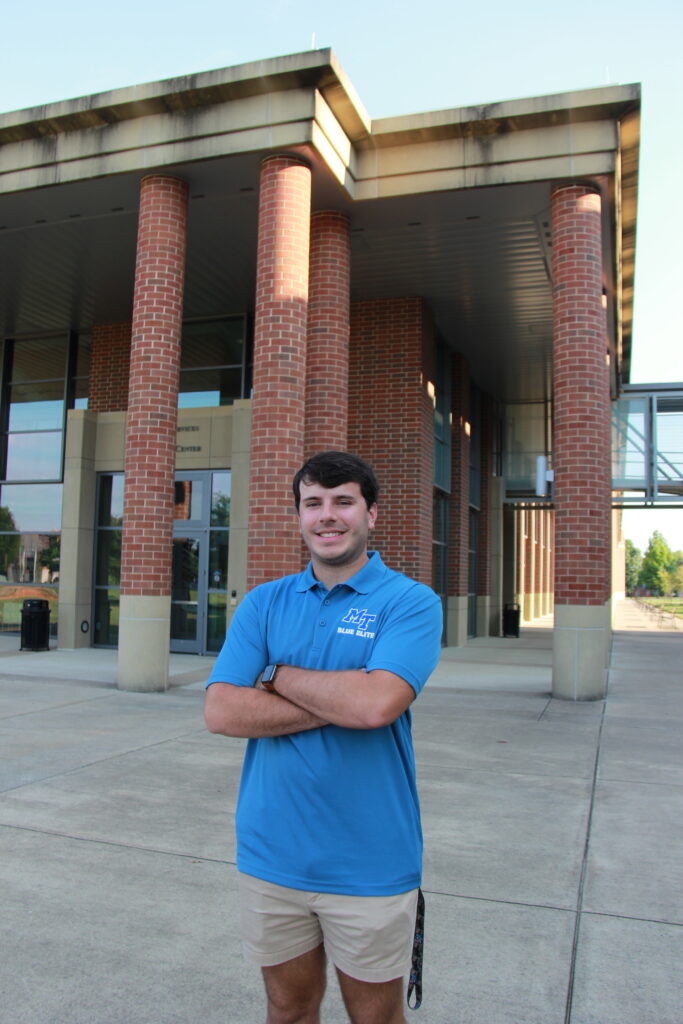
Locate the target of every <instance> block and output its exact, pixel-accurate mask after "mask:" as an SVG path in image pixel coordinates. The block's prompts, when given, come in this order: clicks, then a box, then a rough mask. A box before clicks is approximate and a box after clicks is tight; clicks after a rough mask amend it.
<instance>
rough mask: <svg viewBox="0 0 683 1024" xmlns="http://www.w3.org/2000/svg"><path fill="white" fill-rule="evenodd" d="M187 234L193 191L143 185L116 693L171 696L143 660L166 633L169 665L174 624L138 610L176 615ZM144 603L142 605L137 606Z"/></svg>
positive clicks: (154, 179) (169, 182)
mask: <svg viewBox="0 0 683 1024" xmlns="http://www.w3.org/2000/svg"><path fill="white" fill-rule="evenodd" d="M186 231H187V185H186V183H185V182H184V181H180V180H178V179H177V178H170V177H166V176H162V175H151V176H149V177H147V178H143V180H142V183H141V186H140V213H139V222H138V242H137V256H136V266H135V293H134V299H133V327H132V346H131V361H130V389H129V399H128V424H127V432H126V452H125V463H124V466H125V490H124V507H123V538H122V553H121V626H120V633H119V636H120V646H119V685H123V686H124V687H125V688H127V689H163V688H165V679H160V685H158V686H155V685H152V683H153V680H150V679H149V678H147V676H146V672H145V667H144V664H143V661H144V658H143V655H144V653H145V652H146V651H149V652H152V651H154V648H155V644H156V643H160V641H161V633H162V632H163V634H164V635H165V649H166V661H167V656H168V639H169V629H168V622H167V623H166V624H165V626H164V624H163V622H162V624H161V627H160V626H159V621H160V619H159V616H160V615H161V613H160V612H159V613H158V614H157V615H156V616H152V615H151V613H150V615H149V619H148V620H147V619H146V615H147V612H146V611H141V610H142V609H147V608H149V609H151V608H153V607H156V605H155V602H154V600H153V599H155V598H162V599H163V602H162V605H160V606H159V607H162V606H163V608H164V609H165V608H166V606H167V605H168V610H169V614H170V592H171V543H172V541H171V538H172V531H173V507H174V506H173V501H174V475H175V452H176V412H177V402H178V371H179V365H180V334H181V323H182V311H183V286H184V277H185V239H186ZM126 598H127V599H128V601H127V603H126V602H125V601H124V599H126ZM138 598H144V599H145V600H144V601H136V600H135V599H138ZM124 605H125V607H124ZM138 605H139V608H138ZM126 609H127V610H126ZM138 612H140V615H141V617H140V618H139V619H138ZM161 617H162V618H163V615H162V616H161ZM146 633H149V643H146V642H145V637H146ZM152 634H154V640H152ZM155 657H158V652H157V653H156V654H155ZM124 666H125V667H124ZM159 673H160V676H163V671H162V666H159ZM138 675H139V678H138ZM124 677H125V678H124ZM162 682H163V685H161V683H162Z"/></svg>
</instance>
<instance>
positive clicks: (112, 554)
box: [95, 530, 121, 587]
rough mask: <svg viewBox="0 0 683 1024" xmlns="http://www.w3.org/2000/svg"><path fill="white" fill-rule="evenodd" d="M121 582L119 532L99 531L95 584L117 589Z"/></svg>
mask: <svg viewBox="0 0 683 1024" xmlns="http://www.w3.org/2000/svg"><path fill="white" fill-rule="evenodd" d="M120 581H121V530H100V531H99V533H98V537H97V564H96V567H95V584H96V585H97V586H104V587H107V586H109V587H118V585H119V583H120Z"/></svg>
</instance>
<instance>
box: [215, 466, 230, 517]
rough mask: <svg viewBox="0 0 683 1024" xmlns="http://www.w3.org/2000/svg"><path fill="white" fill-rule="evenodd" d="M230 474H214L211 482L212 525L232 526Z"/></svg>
mask: <svg viewBox="0 0 683 1024" xmlns="http://www.w3.org/2000/svg"><path fill="white" fill-rule="evenodd" d="M230 486H231V475H230V473H214V474H213V477H212V481H211V525H212V526H230Z"/></svg>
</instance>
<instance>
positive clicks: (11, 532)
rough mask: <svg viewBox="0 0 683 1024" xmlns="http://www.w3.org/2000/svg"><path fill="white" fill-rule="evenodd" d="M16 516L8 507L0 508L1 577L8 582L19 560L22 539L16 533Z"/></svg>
mask: <svg viewBox="0 0 683 1024" xmlns="http://www.w3.org/2000/svg"><path fill="white" fill-rule="evenodd" d="M16 529H17V527H16V523H15V522H14V516H13V515H12V513H11V512H10V510H9V508H8V507H7V506H6V505H2V506H0V531H1V532H0V575H1V576H4V582H7V581H8V580H9V579H10V577H11V575H12V569H14V568H15V566H16V562H17V559H18V558H19V549H20V547H21V537H20V536H19V534H18V533H17V532H16Z"/></svg>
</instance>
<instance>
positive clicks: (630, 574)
mask: <svg viewBox="0 0 683 1024" xmlns="http://www.w3.org/2000/svg"><path fill="white" fill-rule="evenodd" d="M642 561H643V556H642V554H641V552H640V548H637V547H636V546H635V544H634V543H633V541H632V540H629V539H628V538H627V539H626V593H627V594H632V593H633V591H634V590H635V589H636V587H637V586H638V574H639V573H640V566H641V564H642Z"/></svg>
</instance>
